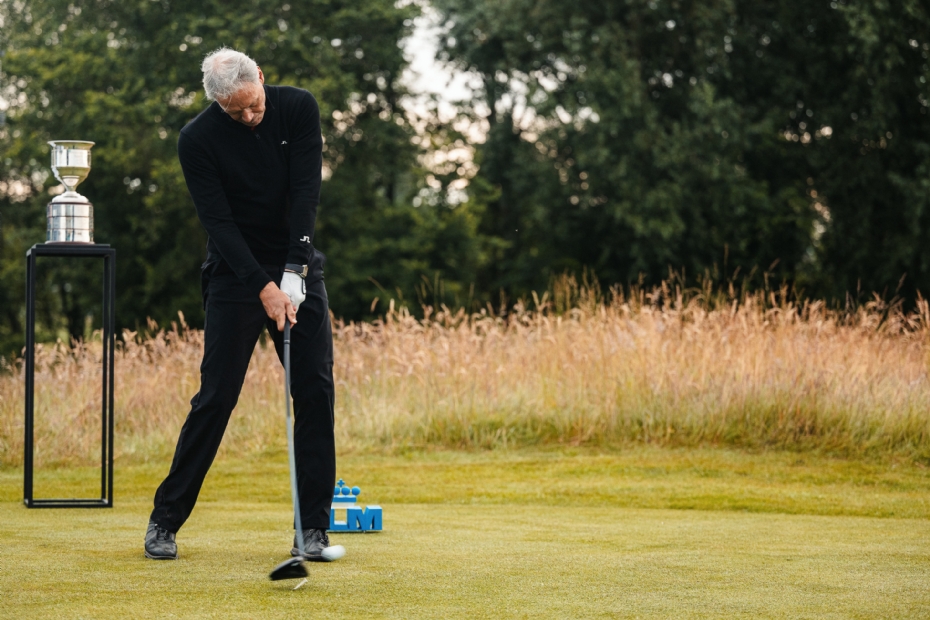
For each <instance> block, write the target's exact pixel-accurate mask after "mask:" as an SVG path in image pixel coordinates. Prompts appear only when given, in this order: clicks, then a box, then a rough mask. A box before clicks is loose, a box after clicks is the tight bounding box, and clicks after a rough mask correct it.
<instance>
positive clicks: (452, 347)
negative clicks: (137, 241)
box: [0, 278, 930, 465]
mask: <svg viewBox="0 0 930 620" xmlns="http://www.w3.org/2000/svg"><path fill="white" fill-rule="evenodd" d="M530 306H532V307H530ZM505 310H506V312H505V313H503V312H501V311H500V310H499V311H497V312H495V311H494V309H493V308H487V309H485V310H483V311H482V312H477V313H473V314H466V313H465V312H464V311H458V312H452V311H449V310H447V309H444V308H440V309H439V310H436V311H434V310H433V309H432V308H426V309H425V316H424V317H421V318H416V317H414V316H412V315H411V314H410V313H409V312H407V311H406V310H404V309H400V310H397V311H394V310H392V311H391V312H389V313H388V314H387V315H386V316H385V317H384V318H383V319H382V320H379V321H375V322H374V323H346V322H343V321H334V335H335V347H336V353H335V360H336V363H335V370H334V372H335V377H336V382H337V395H336V398H337V405H336V407H337V414H336V432H337V442H338V444H339V446H340V447H341V448H342V449H345V450H353V451H362V452H364V451H371V450H374V451H384V450H386V451H388V452H391V451H398V450H404V449H409V448H413V449H419V448H423V447H426V446H444V447H450V448H469V449H472V448H480V449H485V448H505V447H514V446H533V445H536V446H540V445H601V446H610V445H625V444H630V443H636V444H655V445H668V446H676V445H680V446H702V445H703V446H738V447H743V448H748V449H766V448H777V449H790V450H797V451H809V450H814V451H819V452H821V453H830V454H839V455H847V456H860V457H861V456H869V455H872V456H876V457H878V458H883V457H885V456H888V455H897V456H902V457H906V458H910V459H916V460H923V461H927V460H928V458H930V416H928V414H927V412H928V411H930V381H928V374H927V370H928V360H930V357H928V354H930V347H928V335H930V311H928V306H927V303H926V302H924V301H923V300H919V301H918V303H917V306H916V310H915V311H914V312H911V313H905V312H903V311H901V309H900V307H899V306H895V305H891V306H889V305H887V304H883V303H881V302H880V301H878V300H873V301H872V302H870V303H868V304H865V305H862V306H859V307H857V308H854V309H850V310H843V311H839V310H830V309H828V308H826V307H825V306H824V304H823V303H820V302H804V303H800V304H798V303H794V302H792V301H791V300H790V299H789V298H788V296H787V295H786V293H785V292H784V291H782V292H781V293H780V294H777V293H774V292H773V293H756V294H737V293H735V292H733V291H732V290H731V291H724V292H720V291H717V292H713V291H690V292H688V291H684V292H683V291H681V290H679V289H675V288H673V287H671V286H669V285H664V286H662V287H659V288H657V289H655V290H654V291H651V292H649V293H648V294H647V293H646V292H644V291H637V290H632V291H627V292H626V293H623V292H622V291H621V290H619V289H615V290H613V291H611V292H610V293H609V294H607V295H602V294H601V293H600V291H598V290H597V288H596V287H585V286H581V285H579V284H578V283H577V282H576V281H575V280H574V279H572V278H563V279H562V280H559V281H557V282H556V285H555V286H554V289H553V292H552V294H551V295H550V294H547V295H546V296H544V298H542V299H538V298H534V301H533V302H531V303H530V304H526V303H523V302H520V303H517V304H515V305H514V306H512V307H510V308H505ZM122 340H123V341H122V342H121V343H120V344H119V347H118V350H117V352H116V408H115V409H116V451H117V457H118V458H120V459H121V460H122V461H123V462H144V461H145V460H147V459H151V458H156V459H162V458H164V456H165V455H166V454H170V451H171V449H172V448H173V445H174V442H175V440H176V438H177V433H178V430H179V428H180V425H181V423H182V422H183V419H184V417H185V416H186V414H187V411H188V409H189V404H188V402H189V400H190V398H191V397H192V396H193V394H194V393H195V392H196V390H197V389H198V387H199V363H200V356H201V351H202V346H203V334H202V332H200V331H198V330H194V329H188V328H187V327H186V326H185V325H184V322H183V317H181V321H180V322H178V323H175V324H173V325H172V326H171V327H170V328H168V329H165V330H161V329H159V328H158V326H156V325H154V324H150V325H149V329H148V331H147V332H146V333H145V334H140V333H133V332H126V333H125V334H124V337H123V339H122ZM100 353H101V348H100V343H99V341H93V340H91V341H89V342H87V343H77V344H75V345H74V346H73V347H69V346H64V345H63V344H61V343H58V344H47V345H40V346H39V349H38V352H37V359H38V363H37V374H36V386H37V387H36V399H37V409H36V437H37V439H36V446H37V452H36V458H37V460H38V462H39V463H48V464H54V463H67V464H71V465H74V464H82V463H84V464H90V463H93V462H95V460H96V459H97V458H98V457H97V454H98V453H99V452H98V450H99V422H98V421H97V419H98V416H99V414H98V412H99V407H100V403H99V398H100V396H99V388H98V386H99V373H100V368H99V360H100ZM22 372H23V370H22V364H21V362H17V363H15V364H13V365H12V366H8V368H7V371H6V372H2V373H0V463H2V464H5V465H14V464H17V463H21V462H22V441H23V438H22V435H23V430H22V423H23V422H22V420H23V413H22V407H23V405H22V403H23V380H22ZM282 384H283V378H282V372H281V368H280V364H279V363H278V361H277V360H276V358H275V353H274V350H273V348H272V347H271V346H270V345H266V344H264V343H260V344H259V345H258V346H257V347H256V350H255V354H254V357H253V360H252V364H251V366H250V369H249V372H248V375H247V377H246V381H245V386H244V388H243V391H242V395H241V398H240V400H239V405H238V408H237V410H236V412H235V413H234V415H233V419H232V422H231V424H230V427H229V430H228V433H227V436H226V439H225V441H224V447H223V449H224V450H230V451H233V452H234V453H236V454H250V453H257V452H261V451H262V450H265V449H269V448H271V449H274V448H279V447H280V446H281V445H282V443H283V436H284V433H283V422H282V421H281V417H282V416H281V410H282V408H283V395H282V391H283V389H282Z"/></svg>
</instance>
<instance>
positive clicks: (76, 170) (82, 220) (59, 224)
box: [45, 140, 94, 243]
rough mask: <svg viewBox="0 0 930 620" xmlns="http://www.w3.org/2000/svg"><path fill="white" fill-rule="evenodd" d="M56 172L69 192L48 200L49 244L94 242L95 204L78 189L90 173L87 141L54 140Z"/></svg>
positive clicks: (47, 236) (66, 191)
mask: <svg viewBox="0 0 930 620" xmlns="http://www.w3.org/2000/svg"><path fill="white" fill-rule="evenodd" d="M49 145H50V146H51V147H52V172H54V173H55V178H56V179H58V180H59V181H61V184H62V185H64V186H65V192H64V193H63V194H59V195H58V196H55V197H54V198H53V199H52V201H51V202H50V203H48V231H47V233H46V235H45V242H46V243H62V242H65V243H93V242H94V205H92V204H91V203H90V201H89V200H88V199H87V198H85V197H84V196H81V195H80V194H79V193H77V192H76V191H74V190H75V188H76V187H77V186H78V185H79V184H80V183H81V181H83V180H84V179H86V178H87V175H88V174H90V149H91V147H92V146H94V143H93V142H87V141H85V140H53V141H51V142H49Z"/></svg>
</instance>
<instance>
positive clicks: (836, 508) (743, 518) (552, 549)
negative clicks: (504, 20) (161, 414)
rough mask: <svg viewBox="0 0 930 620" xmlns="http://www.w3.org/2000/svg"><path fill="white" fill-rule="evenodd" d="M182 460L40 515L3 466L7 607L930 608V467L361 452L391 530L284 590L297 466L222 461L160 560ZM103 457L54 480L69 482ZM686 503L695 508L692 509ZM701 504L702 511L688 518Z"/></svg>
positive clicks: (351, 458) (145, 466) (675, 454)
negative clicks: (156, 550) (281, 566)
mask: <svg viewBox="0 0 930 620" xmlns="http://www.w3.org/2000/svg"><path fill="white" fill-rule="evenodd" d="M167 467H168V462H167V461H165V462H161V463H158V464H155V463H137V464H131V465H124V466H119V467H118V468H117V478H116V505H115V508H113V509H111V510H102V509H85V510H29V509H26V508H25V507H24V506H22V504H21V492H20V482H21V473H22V472H21V470H20V469H10V468H4V469H3V470H0V523H2V534H3V535H2V538H0V547H2V549H0V592H2V593H3V604H2V605H0V617H10V618H22V617H68V618H122V617H174V618H212V617H217V618H220V617H221V618H257V617H261V618H291V617H295V616H296V617H308V616H309V617H321V618H344V617H347V616H352V617H385V618H475V617H481V618H483V617H506V618H529V617H547V618H637V617H638V618H671V617H674V618H679V617H681V618H719V617H747V618H748V617H752V618H786V617H793V618H803V617H811V618H813V617H816V618H874V617H898V618H908V617H914V618H918V617H926V616H927V615H928V613H930V587H928V585H927V584H928V583H930V579H928V578H930V552H928V549H930V500H928V497H930V493H928V491H930V472H928V470H927V468H926V467H924V466H922V465H921V464H919V463H913V462H911V461H907V460H902V461H890V462H886V463H883V464H881V465H879V464H875V463H867V462H863V461H862V460H858V459H840V458H831V457H825V456H820V455H816V454H807V455H803V456H799V455H798V454H796V453H790V452H783V451H766V452H763V453H758V454H751V453H748V452H746V451H744V450H729V449H719V448H717V449H704V448H687V449H669V448H660V447H654V446H635V447H631V448H628V449H622V450H613V449H612V450H603V449H598V448H585V447H582V448H545V449H539V448H535V449H502V450H494V451H461V450H458V451H446V450H429V451H412V450H411V451H406V452H403V453H399V454H397V453H395V454H374V453H366V454H343V455H341V456H340V458H339V472H338V473H339V475H340V476H341V477H344V478H345V479H346V481H347V482H348V483H349V484H358V485H360V486H361V487H362V495H361V496H360V500H361V501H362V502H363V503H377V504H379V505H381V506H382V508H383V509H384V527H385V529H384V531H383V532H381V533H376V534H364V535H357V534H356V535H346V534H343V535H333V542H334V543H338V544H344V545H346V547H347V549H348V553H347V555H346V557H345V558H344V559H343V560H340V561H339V562H336V563H333V564H327V565H311V566H310V567H309V568H310V573H311V576H310V580H309V581H308V583H307V584H305V585H304V586H302V587H301V588H299V589H297V590H293V589H292V588H293V587H294V586H295V585H297V583H298V582H277V583H272V582H270V581H268V580H267V573H268V571H270V569H271V568H272V567H273V566H274V565H275V564H276V563H277V562H278V561H280V560H282V559H284V557H286V555H287V551H288V549H289V548H290V540H291V538H290V537H291V532H290V531H289V526H290V514H291V513H290V504H289V495H288V493H289V490H288V486H287V485H288V481H287V464H286V456H285V454H284V453H283V452H282V451H280V450H272V451H266V452H263V453H255V454H252V455H250V456H245V457H243V456H239V455H234V454H230V453H228V452H227V453H226V454H225V455H224V456H221V457H220V458H219V459H218V461H217V462H216V464H215V465H214V468H213V470H211V473H210V475H209V476H208V478H207V481H206V484H205V486H204V489H203V492H202V494H201V501H200V502H199V503H198V506H197V508H196V509H195V511H194V513H193V515H192V517H191V519H190V521H188V523H187V525H185V527H184V528H183V529H182V530H181V532H180V533H179V536H178V542H179V546H180V553H181V559H180V560H179V561H177V562H154V561H150V560H145V559H144V558H143V557H142V536H143V533H144V528H145V522H146V519H147V516H148V512H149V511H150V509H151V501H152V500H151V497H152V492H153V490H154V488H155V486H156V485H157V484H158V482H159V481H160V479H161V477H162V476H163V475H164V473H165V471H166V469H167ZM93 473H94V472H92V471H90V470H89V469H88V468H77V467H76V468H54V469H49V470H45V471H43V472H40V477H41V478H42V482H43V486H42V489H43V490H44V491H45V492H47V493H49V494H56V493H60V494H68V493H71V492H73V491H74V490H75V488H76V486H77V487H79V486H80V485H81V484H82V483H83V482H84V481H86V480H92V479H93ZM676 508H677V509H676ZM681 508H689V509H687V510H682V509H681Z"/></svg>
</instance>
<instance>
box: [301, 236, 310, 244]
mask: <svg viewBox="0 0 930 620" xmlns="http://www.w3.org/2000/svg"><path fill="white" fill-rule="evenodd" d="M300 240H301V241H303V242H304V243H310V237H308V236H307V235H304V236H303V237H301V238H300Z"/></svg>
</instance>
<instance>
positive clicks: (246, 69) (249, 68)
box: [200, 47, 259, 99]
mask: <svg viewBox="0 0 930 620" xmlns="http://www.w3.org/2000/svg"><path fill="white" fill-rule="evenodd" d="M200 68H201V70H203V89H204V91H205V92H206V95H207V99H227V98H229V97H232V96H233V95H234V94H236V92H238V91H239V89H240V88H242V86H243V84H250V83H251V84H258V83H259V81H258V65H257V64H255V61H254V60H252V59H251V58H249V57H248V56H246V55H245V54H243V53H242V52H237V51H236V50H232V49H229V48H228V47H221V48H220V49H218V50H216V51H214V52H210V53H209V54H208V55H207V57H206V58H204V59H203V64H202V65H201V66H200Z"/></svg>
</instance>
